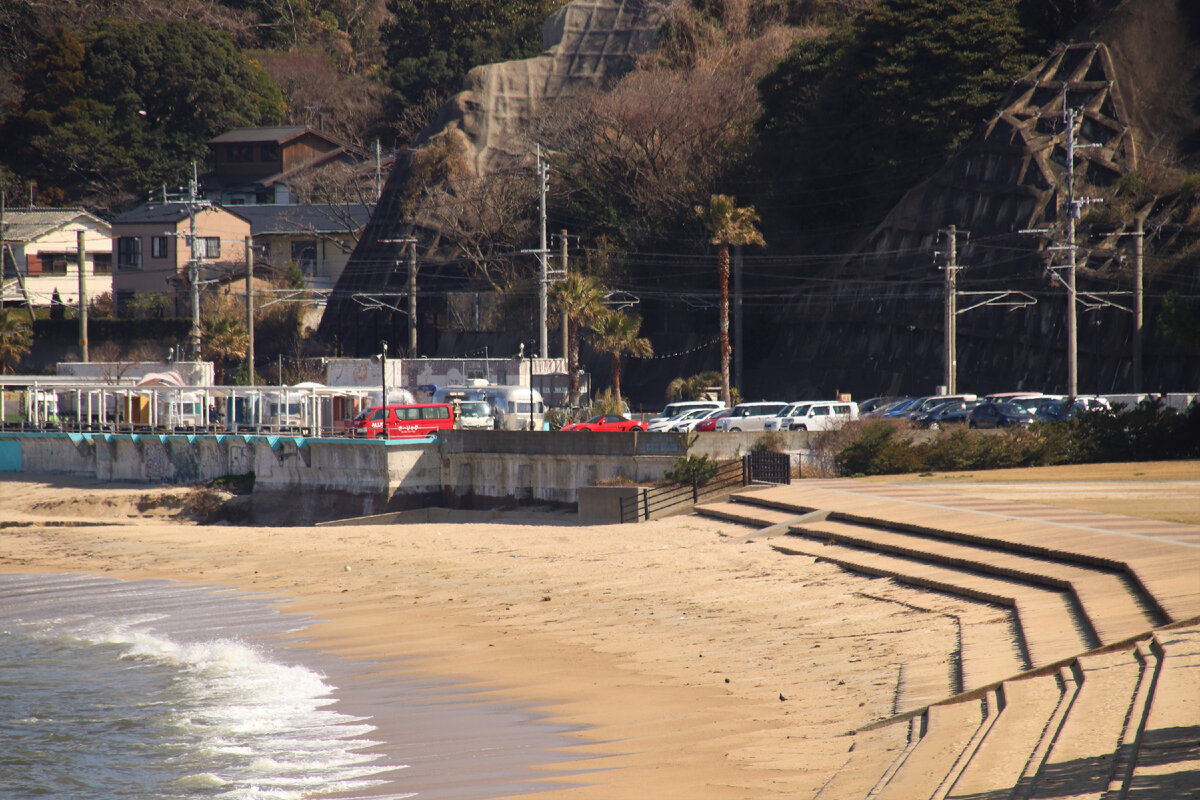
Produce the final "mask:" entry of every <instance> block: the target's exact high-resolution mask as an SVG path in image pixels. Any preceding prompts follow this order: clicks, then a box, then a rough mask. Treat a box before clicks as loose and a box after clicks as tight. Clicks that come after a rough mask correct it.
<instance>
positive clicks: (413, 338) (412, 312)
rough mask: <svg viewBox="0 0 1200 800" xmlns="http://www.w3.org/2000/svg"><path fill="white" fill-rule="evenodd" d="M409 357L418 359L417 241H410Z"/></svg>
mask: <svg viewBox="0 0 1200 800" xmlns="http://www.w3.org/2000/svg"><path fill="white" fill-rule="evenodd" d="M408 357H409V358H416V357H417V240H416V239H409V240H408Z"/></svg>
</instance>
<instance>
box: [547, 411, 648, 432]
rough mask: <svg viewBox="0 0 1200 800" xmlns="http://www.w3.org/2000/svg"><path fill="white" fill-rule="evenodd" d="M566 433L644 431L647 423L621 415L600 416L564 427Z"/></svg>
mask: <svg viewBox="0 0 1200 800" xmlns="http://www.w3.org/2000/svg"><path fill="white" fill-rule="evenodd" d="M562 430H564V431H617V432H624V431H644V430H646V423H644V422H641V421H639V420H636V419H629V418H628V417H623V416H621V415H620V414H598V415H596V416H594V417H592V418H591V419H589V420H588V421H587V422H576V423H573V424H571V425H563V426H562Z"/></svg>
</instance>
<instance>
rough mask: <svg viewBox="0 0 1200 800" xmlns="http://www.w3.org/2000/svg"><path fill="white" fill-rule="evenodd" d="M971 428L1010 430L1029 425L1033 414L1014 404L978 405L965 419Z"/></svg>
mask: <svg viewBox="0 0 1200 800" xmlns="http://www.w3.org/2000/svg"><path fill="white" fill-rule="evenodd" d="M967 420H968V424H969V425H970V426H971V427H972V428H1011V427H1014V426H1017V425H1031V424H1032V423H1033V414H1030V413H1029V411H1028V410H1027V409H1026V408H1025V407H1024V406H1019V405H1017V404H1016V403H980V404H979V405H977V406H975V408H973V409H971V416H969V417H968V418H967Z"/></svg>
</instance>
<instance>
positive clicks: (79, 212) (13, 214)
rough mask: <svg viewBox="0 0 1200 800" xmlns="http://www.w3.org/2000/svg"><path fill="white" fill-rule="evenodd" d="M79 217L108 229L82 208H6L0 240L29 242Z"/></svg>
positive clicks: (103, 223) (105, 224) (100, 220)
mask: <svg viewBox="0 0 1200 800" xmlns="http://www.w3.org/2000/svg"><path fill="white" fill-rule="evenodd" d="M80 217H87V218H88V219H89V220H90V221H92V222H95V223H98V224H99V225H101V226H103V227H105V228H108V227H109V224H108V223H107V222H105V221H104V220H102V219H100V218H99V217H97V216H94V215H93V214H91V213H90V212H88V211H85V210H83V209H82V208H6V209H4V220H3V222H4V229H3V230H2V231H0V239H4V240H7V241H14V242H29V241H33V240H34V239H37V238H38V237H40V236H44V235H46V234H47V233H49V232H50V231H53V230H56V229H58V228H61V227H62V226H64V225H69V224H70V223H72V222H74V221H75V220H77V219H79V218H80Z"/></svg>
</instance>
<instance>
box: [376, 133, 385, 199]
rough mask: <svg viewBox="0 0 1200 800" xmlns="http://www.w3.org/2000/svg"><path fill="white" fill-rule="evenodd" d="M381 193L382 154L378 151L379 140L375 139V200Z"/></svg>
mask: <svg viewBox="0 0 1200 800" xmlns="http://www.w3.org/2000/svg"><path fill="white" fill-rule="evenodd" d="M382 194H383V155H382V154H381V153H380V152H379V140H378V139H376V140H375V202H376V203H378V202H379V197H380V195H382Z"/></svg>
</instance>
